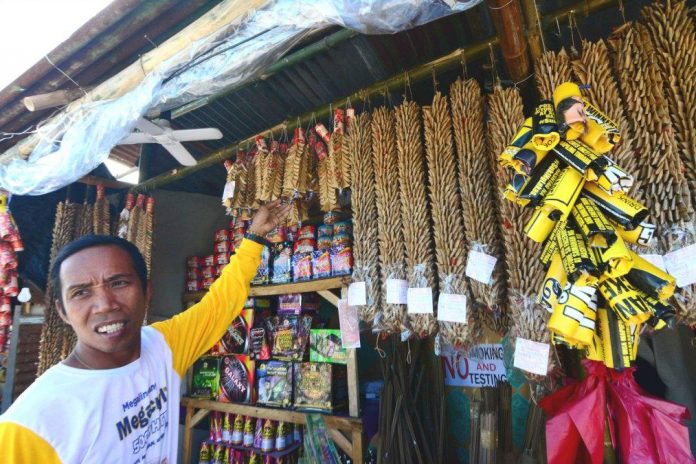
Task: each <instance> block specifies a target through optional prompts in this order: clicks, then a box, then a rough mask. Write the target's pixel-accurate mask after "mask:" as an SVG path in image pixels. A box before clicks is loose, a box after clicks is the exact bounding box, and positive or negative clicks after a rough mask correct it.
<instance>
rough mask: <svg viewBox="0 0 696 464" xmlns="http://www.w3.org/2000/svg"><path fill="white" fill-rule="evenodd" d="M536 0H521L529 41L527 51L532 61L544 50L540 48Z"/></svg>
mask: <svg viewBox="0 0 696 464" xmlns="http://www.w3.org/2000/svg"><path fill="white" fill-rule="evenodd" d="M535 3H536V0H522V10H524V17H525V21H526V23H527V42H528V43H529V53H530V54H531V55H532V61H536V60H537V59H538V58H539V57H540V56H541V54H542V53H543V52H544V50H543V48H542V40H541V39H542V37H541V30H540V26H541V24H539V23H538V20H539V21H540V20H541V18H540V15H539V17H538V12H537V7H536V5H535Z"/></svg>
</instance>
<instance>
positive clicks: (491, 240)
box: [450, 79, 509, 333]
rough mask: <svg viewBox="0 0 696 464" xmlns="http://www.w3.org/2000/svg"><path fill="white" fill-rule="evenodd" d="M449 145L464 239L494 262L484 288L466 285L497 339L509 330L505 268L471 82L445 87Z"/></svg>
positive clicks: (476, 92)
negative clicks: (450, 133) (454, 161)
mask: <svg viewBox="0 0 696 464" xmlns="http://www.w3.org/2000/svg"><path fill="white" fill-rule="evenodd" d="M450 102H451V106H452V121H453V125H454V140H455V143H456V148H457V161H458V168H459V169H458V172H459V189H460V193H461V200H462V212H463V214H464V217H465V218H466V220H465V221H464V233H465V235H466V239H467V241H468V242H469V243H471V244H472V247H475V246H479V247H480V248H481V249H480V250H478V251H482V252H484V253H486V254H489V255H491V256H493V257H495V258H496V259H497V260H498V262H499V264H497V265H496V267H495V268H494V271H493V275H492V276H491V281H490V283H488V284H485V283H482V282H478V281H476V280H474V279H470V285H471V291H472V295H473V297H474V299H475V301H476V303H478V304H479V305H482V306H484V308H483V309H482V310H481V311H480V313H481V314H482V316H483V319H484V321H486V322H487V325H488V326H489V327H490V328H491V329H492V330H494V331H495V332H497V333H504V332H505V331H506V329H507V326H508V323H509V322H508V318H507V315H506V313H505V308H506V306H507V301H506V294H505V284H506V282H505V266H504V262H503V253H502V243H501V237H500V232H499V224H498V219H497V217H496V214H495V211H496V209H497V206H496V199H495V190H494V186H495V179H494V177H493V174H492V172H491V169H490V163H489V162H488V159H487V156H486V155H485V154H486V150H487V147H486V132H485V125H484V98H483V95H482V94H481V88H480V86H479V84H478V82H476V81H475V80H474V79H467V80H462V79H458V80H457V81H456V82H454V83H453V84H452V86H451V87H450Z"/></svg>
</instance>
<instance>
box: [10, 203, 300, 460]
mask: <svg viewBox="0 0 696 464" xmlns="http://www.w3.org/2000/svg"><path fill="white" fill-rule="evenodd" d="M288 211H289V206H288V205H285V206H283V205H281V204H280V203H279V202H278V201H276V202H272V203H270V204H268V205H267V206H265V207H262V208H260V209H259V211H258V212H257V213H256V215H255V216H254V218H253V220H252V224H251V226H250V227H249V233H248V234H247V237H246V238H245V239H244V240H243V241H242V244H241V245H240V247H239V248H238V249H237V252H236V254H235V255H234V256H233V257H232V259H231V260H230V263H229V264H228V265H227V266H226V267H225V269H224V271H223V272H222V275H221V276H220V278H219V279H218V280H217V281H216V282H215V283H214V284H213V285H212V286H211V288H210V291H209V292H208V294H207V295H206V296H205V297H204V298H203V299H202V300H201V302H200V303H198V304H197V305H195V306H193V307H191V308H190V309H189V310H187V311H185V312H183V313H181V314H179V315H177V316H175V317H173V318H172V319H169V320H167V321H163V322H158V323H155V324H152V325H151V326H147V327H142V323H143V319H144V315H145V308H146V306H147V303H148V301H149V299H150V295H151V289H150V286H149V282H148V281H146V270H145V263H144V261H143V258H142V256H141V255H140V253H139V252H138V250H137V248H135V247H134V246H133V245H132V244H130V243H129V242H126V241H125V240H122V239H118V238H115V237H104V236H88V237H84V238H82V239H80V240H77V241H75V242H73V243H71V244H68V245H67V246H66V247H65V248H63V249H62V250H61V251H60V253H59V254H58V256H57V257H56V259H55V263H54V265H53V269H52V270H51V278H52V280H53V282H54V288H55V289H57V290H58V291H59V292H60V293H59V297H58V298H57V300H56V308H57V310H58V312H59V314H60V316H61V318H62V319H63V320H64V321H65V322H66V323H68V324H70V326H72V328H73V330H74V331H75V333H76V335H77V344H76V346H75V349H74V350H73V351H72V353H70V355H69V356H68V357H67V358H66V359H65V360H64V361H63V362H62V363H60V364H58V365H56V366H53V367H52V368H50V369H49V370H48V371H46V372H45V373H44V374H43V375H42V376H41V377H40V378H38V379H37V380H36V382H34V384H32V385H31V386H30V387H29V389H27V391H26V392H25V393H24V394H22V395H21V396H20V397H19V398H18V399H17V401H16V402H15V403H14V404H13V405H12V406H11V407H10V409H9V410H8V411H7V413H5V414H4V415H3V416H0V461H2V462H3V463H21V462H37V463H39V462H40V463H42V464H44V463H56V462H65V463H78V462H85V463H100V464H101V463H109V462H113V463H133V464H135V463H137V464H145V463H148V464H149V463H157V464H161V463H170V464H173V463H175V462H176V461H177V449H178V434H179V430H178V428H179V427H178V424H179V404H178V400H179V386H180V382H181V379H182V378H183V376H184V375H185V373H186V371H187V369H188V368H189V367H190V366H191V365H192V364H193V362H194V361H195V360H196V359H197V358H198V357H200V356H201V355H202V354H203V353H205V352H206V351H207V350H208V349H210V347H211V346H213V344H214V343H215V342H216V341H217V340H219V339H220V337H221V336H222V335H223V333H224V332H225V330H226V329H227V327H228V326H229V324H230V323H231V322H232V320H233V319H234V318H235V317H236V316H237V315H238V314H239V313H240V311H241V309H242V307H243V305H244V302H245V301H246V299H247V295H248V293H249V284H250V282H251V279H252V278H253V277H254V275H255V274H256V269H257V267H258V265H259V262H260V256H261V250H262V243H264V237H265V236H266V234H267V233H268V232H269V231H270V230H271V229H273V228H274V227H276V226H277V225H278V224H279V223H280V222H281V220H282V219H283V218H284V217H285V216H286V215H287V213H288Z"/></svg>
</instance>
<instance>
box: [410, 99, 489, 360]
mask: <svg viewBox="0 0 696 464" xmlns="http://www.w3.org/2000/svg"><path fill="white" fill-rule="evenodd" d="M423 120H424V127H425V147H426V150H425V153H426V162H427V166H428V180H429V182H428V186H429V194H430V204H431V209H432V218H433V237H434V242H435V263H436V265H437V272H438V277H439V293H440V294H457V295H466V296H467V299H468V300H469V301H471V292H470V289H469V285H468V281H467V279H466V276H465V271H466V266H465V264H466V255H467V251H468V244H467V242H466V238H465V236H464V224H463V223H462V210H461V208H462V204H461V200H460V199H459V185H458V180H457V161H456V158H455V154H454V141H453V138H452V119H451V117H450V111H449V106H448V104H447V98H446V97H444V96H443V95H442V94H441V93H440V92H437V93H436V94H435V96H434V97H433V103H432V106H430V107H424V108H423ZM468 306H469V308H468V309H467V318H468V324H462V323H458V322H446V321H439V326H440V334H441V335H442V337H444V339H445V341H446V342H448V343H450V344H452V345H454V346H455V347H458V348H459V347H461V348H464V349H467V348H468V347H469V346H471V345H472V344H473V343H474V342H475V341H476V338H477V337H478V333H479V324H478V320H477V315H476V314H474V313H473V311H471V309H470V308H471V305H468Z"/></svg>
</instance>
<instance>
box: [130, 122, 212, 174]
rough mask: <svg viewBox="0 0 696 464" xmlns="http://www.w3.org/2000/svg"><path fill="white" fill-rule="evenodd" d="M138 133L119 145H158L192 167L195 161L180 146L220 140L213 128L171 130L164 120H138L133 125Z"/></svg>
mask: <svg viewBox="0 0 696 464" xmlns="http://www.w3.org/2000/svg"><path fill="white" fill-rule="evenodd" d="M135 127H136V128H137V129H138V130H139V131H140V132H133V133H131V134H129V135H127V136H126V137H125V138H124V139H123V140H121V141H120V142H119V145H132V144H137V143H159V144H160V145H162V146H163V147H164V148H165V149H166V150H167V151H168V152H169V153H171V155H172V156H173V157H174V158H175V159H176V160H177V161H178V162H179V163H181V164H183V165H184V166H193V165H195V164H196V159H195V158H194V157H193V156H191V153H189V151H188V150H187V149H186V148H185V147H184V146H183V145H182V144H181V142H192V141H194V140H218V139H221V138H222V132H220V130H219V129H215V128H213V127H207V128H201V129H181V130H172V128H171V125H170V124H169V121H167V120H166V119H155V120H154V121H148V120H147V119H145V118H140V119H139V120H138V122H137V123H136V124H135Z"/></svg>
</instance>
